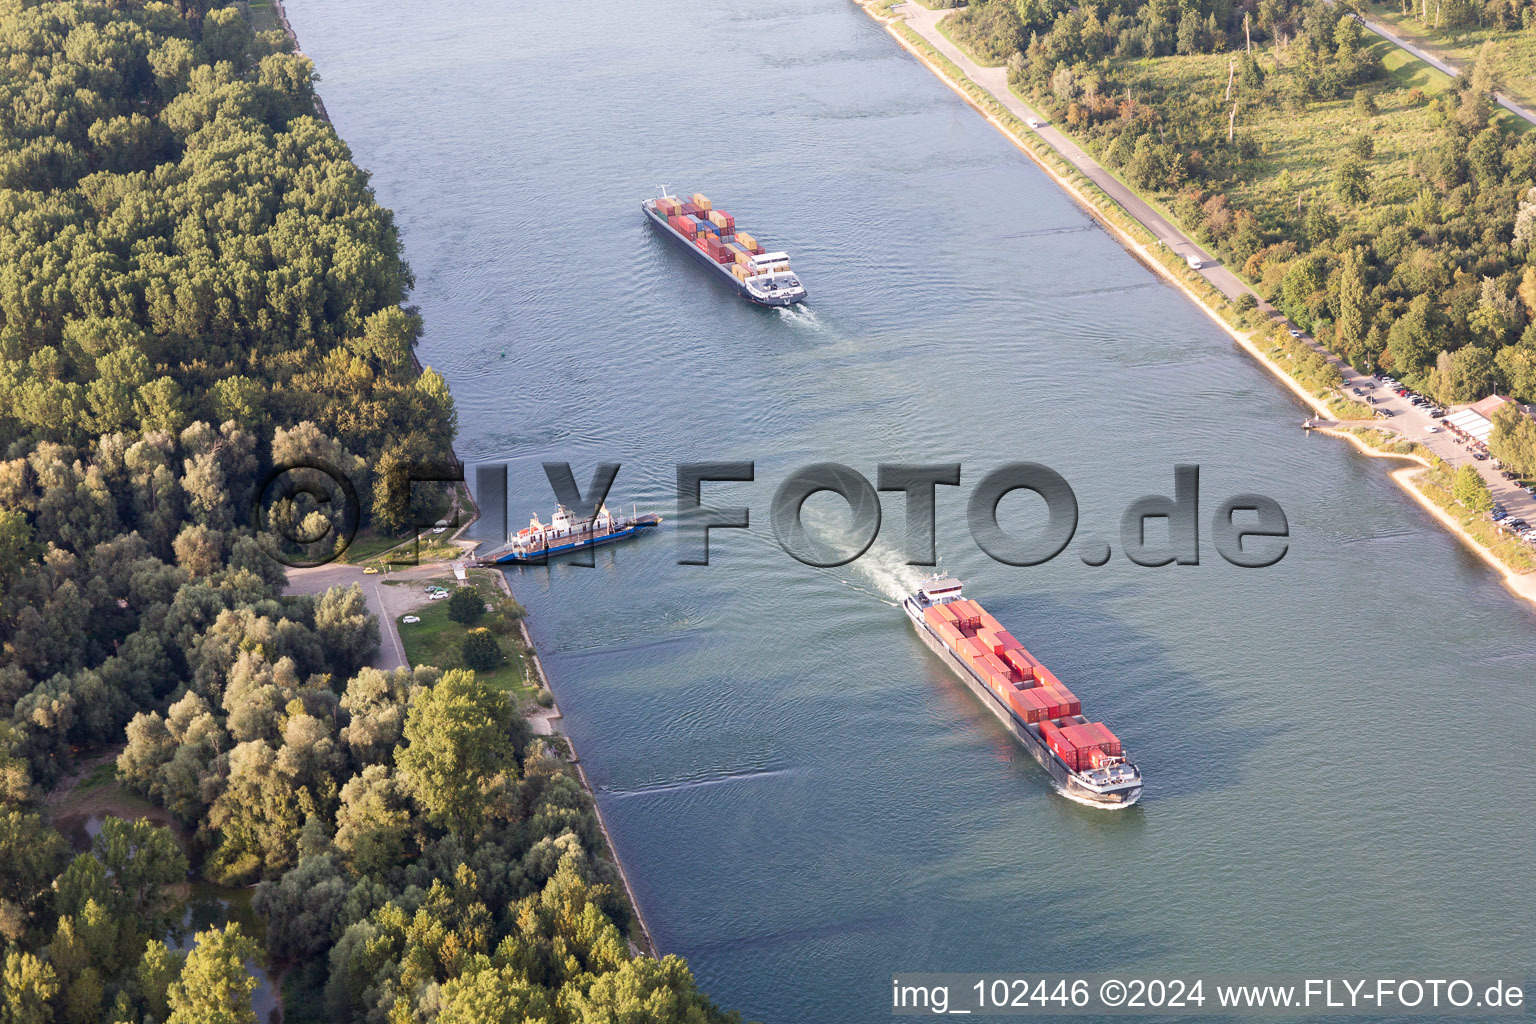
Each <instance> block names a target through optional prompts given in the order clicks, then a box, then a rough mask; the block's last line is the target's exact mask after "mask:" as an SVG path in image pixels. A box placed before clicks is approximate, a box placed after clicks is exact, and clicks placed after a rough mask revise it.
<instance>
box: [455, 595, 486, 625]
mask: <svg viewBox="0 0 1536 1024" xmlns="http://www.w3.org/2000/svg"><path fill="white" fill-rule="evenodd" d="M484 614H485V598H483V597H481V596H480V592H479V591H478V590H476V589H475V588H474V587H459V588H457V589H456V590H454V592H453V594H452V595H451V596H450V597H449V598H448V617H449V618H450V619H452V620H453V621H454V622H461V623H463V624H464V625H466V626H468V625H472V624H473V623H475V622H478V621H479V620H480V617H481V616H483V615H484Z"/></svg>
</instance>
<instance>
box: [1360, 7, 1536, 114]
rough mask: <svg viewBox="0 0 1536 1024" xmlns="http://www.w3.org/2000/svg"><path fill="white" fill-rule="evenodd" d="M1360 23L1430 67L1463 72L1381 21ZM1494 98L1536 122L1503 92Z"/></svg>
mask: <svg viewBox="0 0 1536 1024" xmlns="http://www.w3.org/2000/svg"><path fill="white" fill-rule="evenodd" d="M1357 17H1358V15H1357ZM1360 23H1361V24H1362V25H1364V26H1365V27H1366V28H1368V29H1370V30H1371V31H1372V32H1374V33H1376V34H1377V35H1378V36H1381V38H1383V39H1385V40H1386V41H1387V42H1389V43H1391V44H1392V45H1393V46H1396V47H1400V48H1401V49H1404V50H1407V51H1408V52H1409V53H1411V54H1413V55H1414V56H1415V57H1417V58H1419V60H1421V61H1423V62H1424V63H1426V64H1428V65H1429V66H1430V67H1432V68H1436V69H1438V70H1440V71H1443V72H1445V73H1446V74H1448V75H1450V76H1451V77H1452V78H1456V77H1457V76H1459V75H1460V74H1461V69H1460V68H1458V67H1456V65H1454V64H1452V63H1450V62H1449V61H1446V60H1444V59H1442V58H1440V57H1437V56H1435V55H1434V54H1432V53H1430V52H1429V51H1427V50H1421V49H1419V47H1417V46H1415V45H1414V44H1412V43H1410V42H1409V41H1408V40H1406V39H1404V38H1403V37H1402V36H1400V35H1398V34H1396V33H1395V32H1393V31H1392V30H1391V29H1389V28H1387V27H1386V26H1385V25H1383V24H1381V23H1380V22H1378V21H1372V20H1371V19H1369V18H1360ZM1493 99H1494V102H1495V103H1497V104H1498V105H1499V106H1501V107H1503V108H1504V109H1505V110H1507V111H1509V112H1510V113H1511V114H1514V115H1515V116H1516V117H1519V118H1523V119H1525V120H1526V121H1529V122H1530V123H1531V124H1536V114H1533V113H1531V112H1530V111H1529V110H1527V109H1526V108H1525V107H1522V106H1521V105H1520V104H1518V103H1516V102H1515V101H1514V100H1512V99H1510V98H1509V97H1508V96H1506V95H1504V94H1503V93H1501V92H1496V93H1494V94H1493Z"/></svg>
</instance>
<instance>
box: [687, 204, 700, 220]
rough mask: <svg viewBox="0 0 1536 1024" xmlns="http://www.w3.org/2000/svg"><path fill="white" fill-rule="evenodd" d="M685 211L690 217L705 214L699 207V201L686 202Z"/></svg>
mask: <svg viewBox="0 0 1536 1024" xmlns="http://www.w3.org/2000/svg"><path fill="white" fill-rule="evenodd" d="M683 212H684V213H686V214H687V215H688V216H690V217H702V216H703V215H704V211H703V210H701V209H699V204H698V203H684V204H683Z"/></svg>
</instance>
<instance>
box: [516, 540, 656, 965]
mask: <svg viewBox="0 0 1536 1024" xmlns="http://www.w3.org/2000/svg"><path fill="white" fill-rule="evenodd" d="M494 575H495V577H496V579H497V580H498V581H499V585H500V586H501V589H502V590H503V591H505V592H506V594H507V596H508V597H513V594H512V585H511V584H510V583H508V582H507V574H506V573H504V572H501V571H500V570H496V571H495V573H494ZM514 600H515V598H514ZM518 628H519V629H521V630H522V638H523V649H524V650H525V651H527V652H528V665H529V669H530V671H529V678H530V680H533V679H537V680H538V683H539V685H540V686H542V687H543V688H544V689H545V690H548V691H549V692H550V693H551V694H553V693H554V692H555V690H554V687H552V686H550V685H549V675H548V674H547V673H546V672H545V671H544V659H542V658H540V657H539V651H538V648H537V647H535V646H534V643H533V635H532V634H530V633H529V632H528V618H527V616H524V617H523V618H521V619H518ZM530 717H531V718H532V719H533V720H534V723H535V732H539V733H542V734H543V735H550V736H558V737H560V741H561V742H562V743H563V744H564V745H565V749H566V752H567V753H568V754H569V757H570V762H571V764H572V765H574V766H575V768H576V774H577V776H578V777H579V778H580V779H581V788H582V789H584V790H586V791H587V793H588V794H590V795H591V797H592V813H593V815H594V816H595V817H596V818H597V827H598V830H599V831H601V832H602V834H603V843H604V844H605V845H606V846H607V850H606V853H607V856H608V859H609V860H610V861H612V862H613V866H614V867H616V868H618V870H619V879H620V880H621V881H622V882H623V883H624V897H625V899H627V900H628V901H629V909H630V912H631V913H633V914H634V915H635V930H636V931H637V933H638V939H639V941H636V936H631V937H630V940H629V944H630V952H631V953H636V954H644V955H646V956H649V957H652V958H659V957H660V954H659V953H657V951H656V941H655V939H653V938H652V936H651V928H650V925H648V924H646V922H645V913H644V911H642V910H641V909H640V901H639V900H638V899H636V898H635V887H634V885H633V884H632V883H631V882H630V880H629V872H628V871H626V870H624V862H623V861H622V860H620V859H619V853H618V848H617V847H615V846H614V844H613V833H611V832H609V831H608V822H607V821H606V820H605V819H604V818H603V810H602V808H601V807H599V806H598V803H597V790H595V789H593V788H592V780H591V779H589V778H587V770H586V769H585V768H583V767H582V764H581V756H580V755H579V754H577V752H576V745H575V743H573V742H572V741H571V738H570V737H569V736H567V735H566V734H565V733H564V732H563V731H562V730H561V729H560V726H559V721H560V720H561V719H562V718H564V717H565V716H564V715H562V714H561V712H560V702H559V698H558V697H557V698H555V700H554V701H553V702H552V703H551V705H550V707H549V709H548V711H547V712H545V713H539V714H535V715H533V716H530ZM539 726H543V728H539Z"/></svg>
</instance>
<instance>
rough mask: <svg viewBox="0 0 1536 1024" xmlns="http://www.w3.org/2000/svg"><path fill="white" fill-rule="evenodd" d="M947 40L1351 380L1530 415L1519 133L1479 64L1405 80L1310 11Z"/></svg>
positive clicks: (1137, 19)
mask: <svg viewBox="0 0 1536 1024" xmlns="http://www.w3.org/2000/svg"><path fill="white" fill-rule="evenodd" d="M946 26H947V30H948V31H949V33H950V34H951V36H952V38H954V39H955V40H956V41H957V42H958V43H960V44H961V45H963V46H966V47H968V48H969V49H970V50H971V51H972V52H973V53H975V54H978V55H981V56H983V57H986V56H991V57H993V58H994V60H993V63H1006V65H1007V67H1008V70H1009V80H1010V84H1011V85H1012V87H1013V88H1014V89H1015V90H1016V91H1017V92H1019V93H1020V94H1021V95H1022V96H1024V97H1025V98H1026V99H1027V100H1029V101H1030V102H1032V103H1035V104H1037V105H1038V106H1039V107H1040V108H1041V109H1043V110H1045V111H1047V112H1048V113H1049V114H1050V115H1051V116H1052V118H1053V119H1055V120H1057V121H1058V122H1059V123H1061V124H1062V125H1063V126H1064V127H1065V128H1066V129H1067V130H1068V131H1070V132H1072V133H1073V134H1075V135H1076V136H1077V137H1078V138H1079V139H1080V140H1082V142H1083V143H1084V144H1085V145H1086V146H1087V148H1088V149H1089V151H1090V152H1092V153H1093V154H1094V155H1095V157H1096V158H1097V159H1099V160H1101V161H1102V162H1103V163H1105V164H1106V165H1107V166H1109V167H1110V168H1112V169H1113V170H1115V171H1116V173H1118V174H1119V175H1120V176H1121V177H1122V178H1124V179H1125V180H1127V181H1128V182H1130V183H1131V184H1132V185H1134V186H1135V187H1137V188H1138V189H1140V190H1142V191H1143V192H1144V193H1147V194H1150V195H1151V196H1153V197H1154V198H1156V199H1157V200H1158V201H1160V202H1161V203H1163V204H1164V206H1165V208H1166V209H1167V210H1168V211H1169V212H1170V213H1171V214H1172V215H1173V216H1174V218H1175V219H1176V220H1177V221H1179V222H1180V223H1181V225H1182V226H1183V227H1184V228H1185V229H1186V230H1188V231H1189V232H1190V233H1191V234H1192V235H1194V236H1195V237H1196V238H1198V239H1199V240H1200V241H1201V242H1202V243H1203V244H1206V245H1207V246H1209V247H1210V248H1211V249H1212V250H1213V251H1214V252H1215V253H1216V254H1217V255H1218V256H1219V257H1220V258H1221V259H1222V260H1223V261H1224V262H1225V263H1226V264H1227V265H1229V266H1230V267H1231V268H1232V269H1233V270H1235V271H1237V272H1239V273H1240V274H1242V275H1243V276H1244V277H1245V278H1246V279H1247V280H1249V281H1250V282H1251V283H1252V284H1253V285H1254V287H1255V288H1256V289H1257V290H1258V291H1259V292H1260V293H1261V294H1263V295H1264V296H1265V297H1266V298H1268V299H1270V300H1271V301H1272V302H1273V303H1274V304H1275V305H1276V306H1278V307H1279V308H1280V309H1281V310H1282V311H1284V312H1285V313H1286V315H1288V316H1289V317H1291V318H1292V319H1293V320H1295V321H1296V322H1297V323H1298V324H1300V325H1302V326H1303V327H1305V328H1307V329H1309V330H1311V331H1313V332H1314V333H1315V335H1316V336H1317V337H1318V339H1319V340H1320V341H1322V342H1323V343H1324V344H1325V345H1328V346H1329V347H1331V348H1332V349H1334V350H1335V351H1337V352H1338V353H1340V354H1341V355H1343V356H1344V357H1345V358H1347V359H1348V360H1350V361H1351V362H1352V363H1353V364H1354V365H1355V366H1357V367H1359V368H1361V369H1363V370H1368V371H1370V370H1376V369H1383V370H1387V371H1390V372H1392V373H1393V374H1395V375H1396V376H1398V377H1399V378H1400V379H1402V380H1404V381H1407V382H1411V383H1412V384H1414V385H1417V386H1418V387H1419V388H1421V389H1422V390H1424V391H1427V392H1429V393H1431V394H1433V395H1434V396H1436V397H1437V398H1439V399H1440V400H1441V401H1442V402H1444V403H1454V402H1464V401H1469V400H1473V399H1477V398H1481V397H1483V396H1484V395H1486V394H1488V393H1489V392H1490V391H1495V390H1497V391H1500V392H1502V393H1505V394H1510V395H1512V396H1514V397H1516V398H1518V399H1519V400H1521V401H1523V402H1532V401H1536V259H1533V256H1536V253H1533V245H1536V188H1533V186H1536V132H1525V131H1523V129H1524V127H1525V125H1524V122H1516V121H1515V120H1514V119H1513V117H1512V116H1510V115H1508V114H1507V113H1505V112H1502V111H1498V110H1497V109H1496V108H1495V106H1494V104H1493V102H1492V93H1493V91H1494V90H1495V88H1496V86H1497V81H1496V78H1495V74H1494V70H1493V68H1492V67H1491V66H1489V65H1488V64H1487V63H1484V64H1479V65H1477V66H1475V67H1472V68H1469V69H1467V70H1466V72H1465V73H1464V74H1462V75H1461V76H1460V77H1459V78H1457V79H1455V80H1454V81H1453V82H1452V83H1451V84H1450V85H1440V86H1437V85H1436V84H1435V82H1434V81H1432V80H1431V79H1430V78H1428V77H1427V76H1423V77H1420V78H1413V77H1412V76H1413V75H1415V74H1418V72H1417V71H1415V70H1414V69H1413V68H1407V67H1404V66H1403V60H1405V59H1407V58H1406V55H1404V54H1402V52H1401V51H1398V50H1396V48H1393V47H1390V46H1388V45H1387V44H1385V43H1383V42H1381V41H1380V40H1377V39H1376V38H1375V37H1374V36H1371V35H1369V34H1368V33H1366V30H1365V29H1363V28H1362V26H1361V25H1360V24H1359V22H1358V21H1357V20H1356V18H1355V17H1354V16H1353V14H1352V12H1351V10H1350V8H1349V6H1348V5H1347V4H1330V3H1325V2H1323V0H1258V2H1255V0H1095V2H1089V3H1083V4H1078V5H1069V4H1067V3H1065V2H1062V0H978V2H976V3H972V4H971V5H970V6H968V7H967V8H965V9H963V10H961V11H959V12H957V13H956V14H954V15H951V16H950V18H949V19H948V21H947V23H946ZM1421 67H1422V66H1421Z"/></svg>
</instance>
